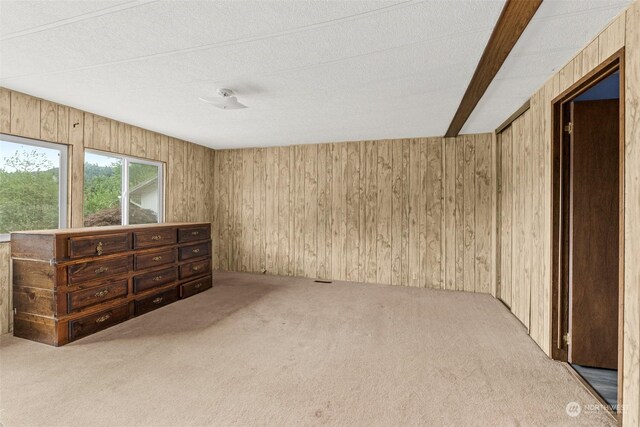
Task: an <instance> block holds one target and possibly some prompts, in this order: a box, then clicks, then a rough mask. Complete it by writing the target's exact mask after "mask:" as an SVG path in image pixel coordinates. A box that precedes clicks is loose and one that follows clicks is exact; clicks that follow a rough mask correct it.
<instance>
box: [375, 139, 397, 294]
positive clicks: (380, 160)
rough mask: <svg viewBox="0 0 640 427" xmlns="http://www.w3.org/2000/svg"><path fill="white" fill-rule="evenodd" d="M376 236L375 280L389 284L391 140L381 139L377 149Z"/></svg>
mask: <svg viewBox="0 0 640 427" xmlns="http://www.w3.org/2000/svg"><path fill="white" fill-rule="evenodd" d="M377 169H378V170H377V175H378V176H377V179H378V183H377V190H378V195H377V212H376V218H377V236H376V248H377V254H376V270H377V271H376V280H375V281H376V282H377V283H384V284H391V272H392V257H391V244H392V243H391V239H392V230H391V227H392V203H393V202H392V198H393V194H394V189H393V185H394V182H393V179H392V173H393V172H392V170H393V155H392V142H391V141H382V142H380V143H379V144H378V151H377ZM396 267H397V266H396Z"/></svg>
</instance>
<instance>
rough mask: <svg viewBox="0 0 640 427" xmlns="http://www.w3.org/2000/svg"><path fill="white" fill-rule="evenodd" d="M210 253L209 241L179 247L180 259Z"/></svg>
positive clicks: (200, 256) (198, 256)
mask: <svg viewBox="0 0 640 427" xmlns="http://www.w3.org/2000/svg"><path fill="white" fill-rule="evenodd" d="M210 253H211V243H209V242H207V243H199V244H197V245H189V246H183V247H181V248H180V261H184V260H187V259H192V258H202V257H203V256H207V255H209V254H210Z"/></svg>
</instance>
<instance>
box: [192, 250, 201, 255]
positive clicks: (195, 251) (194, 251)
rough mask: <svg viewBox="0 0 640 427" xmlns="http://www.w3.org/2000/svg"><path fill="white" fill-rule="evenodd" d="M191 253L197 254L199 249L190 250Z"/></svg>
mask: <svg viewBox="0 0 640 427" xmlns="http://www.w3.org/2000/svg"><path fill="white" fill-rule="evenodd" d="M191 252H193V253H194V254H199V253H200V249H191Z"/></svg>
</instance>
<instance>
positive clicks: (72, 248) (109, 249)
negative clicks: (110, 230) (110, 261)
mask: <svg viewBox="0 0 640 427" xmlns="http://www.w3.org/2000/svg"><path fill="white" fill-rule="evenodd" d="M130 249H131V241H130V239H129V233H117V234H104V235H101V236H85V237H70V238H69V258H82V257H89V256H96V255H109V254H117V253H119V252H126V251H128V250H130Z"/></svg>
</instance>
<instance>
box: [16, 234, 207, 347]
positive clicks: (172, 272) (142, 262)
mask: <svg viewBox="0 0 640 427" xmlns="http://www.w3.org/2000/svg"><path fill="white" fill-rule="evenodd" d="M11 257H12V261H13V307H14V330H13V334H14V335H15V336H17V337H22V338H26V339H29V340H33V341H39V342H42V343H46V344H50V345H55V346H60V345H64V344H67V343H68V342H71V341H75V340H77V339H80V338H82V337H86V336H87V335H90V334H93V333H95V332H98V331H100V330H103V329H106V328H108V327H110V326H113V325H115V324H118V323H120V322H124V321H125V320H127V319H130V318H131V317H134V316H139V315H141V314H145V313H148V312H150V311H152V310H155V309H157V308H159V307H162V306H165V305H167V304H171V303H172V302H175V301H177V300H178V299H181V298H187V297H190V296H192V295H195V294H197V293H198V292H202V291H204V290H206V289H209V288H211V286H212V279H211V224H209V223H179V224H149V225H137V226H122V227H92V228H75V229H60V230H48V231H25V232H18V233H12V234H11Z"/></svg>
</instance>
